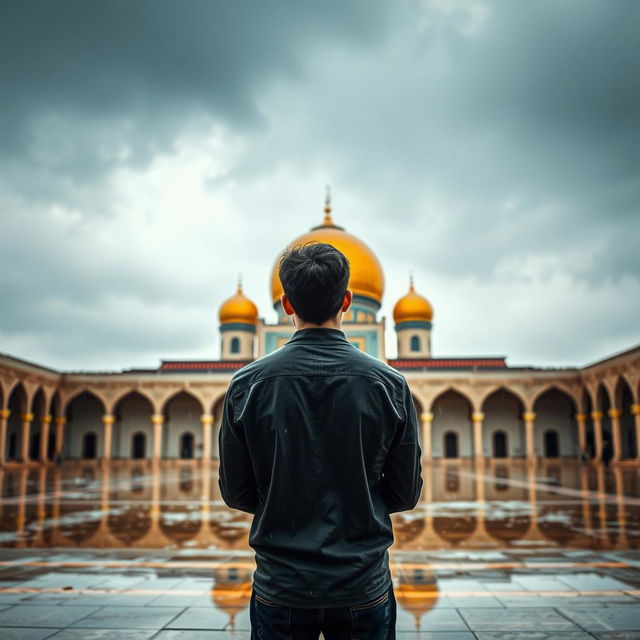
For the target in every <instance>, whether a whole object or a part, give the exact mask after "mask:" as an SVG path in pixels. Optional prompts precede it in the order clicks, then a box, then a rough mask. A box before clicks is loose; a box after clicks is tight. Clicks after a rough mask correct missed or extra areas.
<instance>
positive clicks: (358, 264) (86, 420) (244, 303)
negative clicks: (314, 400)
mask: <svg viewBox="0 0 640 640" xmlns="http://www.w3.org/2000/svg"><path fill="white" fill-rule="evenodd" d="M305 242H327V243H329V244H331V245H333V246H335V247H336V248H338V249H339V250H340V251H342V252H343V253H344V254H345V255H346V256H347V258H348V259H349V262H350V265H351V279H350V282H349V287H350V289H351V290H352V291H353V294H354V296H353V304H352V306H351V309H350V310H349V311H348V312H347V313H346V314H345V316H344V325H343V328H344V331H345V334H346V335H347V338H348V339H349V340H350V341H351V343H352V344H353V345H354V346H355V347H357V348H358V349H361V350H362V351H365V352H367V353H369V354H370V355H372V356H374V357H376V358H380V359H383V360H386V361H387V362H388V363H389V364H390V365H391V366H392V367H395V368H396V369H398V370H399V371H401V372H402V373H403V374H404V375H405V376H406V378H407V381H408V383H409V386H410V388H411V390H412V393H413V398H414V402H415V406H416V410H417V414H418V416H419V419H420V423H421V429H420V433H419V438H420V445H421V448H422V452H423V456H424V460H425V462H429V461H431V460H432V459H435V458H447V459H460V458H473V459H475V460H483V459H486V458H489V459H500V458H514V459H518V458H519V459H524V460H527V461H529V462H535V461H536V460H537V459H539V458H576V457H580V458H582V459H591V460H593V461H599V460H602V459H606V460H609V459H611V460H612V461H613V462H615V463H624V462H626V461H629V462H632V461H639V460H640V447H639V446H638V445H639V443H640V346H636V347H634V348H631V349H629V350H627V351H625V352H623V353H619V354H616V355H613V356H611V357H608V358H605V359H603V360H600V361H598V362H595V363H592V364H589V365H586V366H584V367H578V368H576V367H567V368H536V367H512V366H509V365H507V363H506V360H505V358H496V357H486V358H482V357H480V358H479V357H455V358H439V357H436V356H434V354H433V353H432V348H431V347H432V345H431V333H432V331H433V330H434V310H433V307H432V305H431V303H430V302H429V300H428V299H427V298H426V297H424V296H423V295H422V294H421V293H419V292H418V291H417V290H416V287H415V286H414V283H413V282H410V283H409V288H408V291H407V293H406V294H405V295H404V296H402V297H401V298H400V299H399V300H398V301H397V302H396V304H395V306H394V309H393V323H394V324H393V331H395V335H396V339H397V347H398V348H397V357H396V358H393V359H387V358H386V356H385V340H384V338H385V332H386V330H387V326H386V323H385V318H384V317H382V318H381V317H379V311H380V307H381V303H382V300H383V295H384V273H383V269H382V265H381V264H380V261H379V260H378V257H377V256H376V254H375V253H374V252H373V251H372V250H371V249H370V248H369V247H368V246H367V245H366V244H365V243H364V242H363V241H362V240H361V239H359V238H358V237H356V236H355V235H352V234H351V233H349V232H347V231H346V230H345V229H344V228H343V227H341V226H339V225H338V224H336V223H335V222H334V220H333V216H332V211H331V206H330V203H329V201H327V203H326V206H325V211H324V220H323V221H322V223H321V224H319V225H318V226H315V227H313V228H312V229H311V230H310V231H309V232H307V233H305V234H303V235H301V236H299V237H298V238H296V239H294V240H293V241H291V242H290V243H289V246H291V245H295V244H301V243H305ZM277 267H278V261H277V260H276V262H275V264H274V266H273V269H272V273H271V295H272V300H273V306H274V309H275V311H276V312H277V314H278V320H277V321H276V322H275V323H268V322H266V321H265V320H264V319H263V318H261V317H260V314H259V311H258V309H257V307H256V305H255V304H254V303H253V302H252V301H251V300H250V299H249V298H248V297H247V296H246V295H245V293H244V291H243V288H242V285H241V284H239V285H238V288H237V291H236V293H235V294H234V295H233V296H231V297H230V298H229V299H228V300H226V301H224V302H223V303H222V305H221V307H220V311H219V320H220V338H221V358H220V359H219V360H207V361H193V360H184V361H162V362H161V365H160V366H159V367H158V368H156V369H145V370H139V369H136V370H124V371H121V372H110V373H84V372H83V373H76V372H62V371H56V370H53V369H50V368H47V367H45V366H41V365H38V364H34V363H31V362H26V361H24V360H21V359H18V358H16V357H12V356H10V355H3V354H0V464H1V465H13V464H24V463H45V462H49V461H53V460H59V459H103V460H114V459H151V460H160V459H192V458H201V459H205V460H215V459H217V457H218V451H217V432H218V429H219V426H220V417H221V412H222V411H221V409H222V402H223V399H224V395H225V392H226V389H227V387H228V384H229V381H230V379H231V376H232V375H233V373H234V372H235V371H237V370H238V369H240V368H241V367H243V366H244V365H245V364H247V363H248V362H250V361H252V360H253V359H255V358H258V357H261V356H263V355H265V354H268V353H270V352H272V351H274V350H275V349H278V348H279V347H281V346H282V345H283V344H285V343H286V342H287V340H289V338H290V337H291V335H292V333H293V326H292V325H291V323H290V320H289V318H288V317H287V316H286V315H285V314H284V312H283V309H282V307H281V304H280V296H281V294H282V285H281V283H280V280H279V278H278V272H277Z"/></svg>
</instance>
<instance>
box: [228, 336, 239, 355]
mask: <svg viewBox="0 0 640 640" xmlns="http://www.w3.org/2000/svg"><path fill="white" fill-rule="evenodd" d="M230 349H231V353H240V338H236V337H234V338H231V346H230Z"/></svg>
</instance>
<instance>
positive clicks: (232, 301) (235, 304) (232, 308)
mask: <svg viewBox="0 0 640 640" xmlns="http://www.w3.org/2000/svg"><path fill="white" fill-rule="evenodd" d="M219 316H220V324H228V323H230V322H239V323H241V324H255V323H256V321H257V319H258V307H256V305H255V304H253V302H251V300H249V298H247V296H245V295H244V293H243V291H242V283H240V282H239V283H238V290H237V291H236V294H235V295H234V296H231V298H228V299H227V300H225V301H224V302H223V303H222V304H221V305H220V311H219Z"/></svg>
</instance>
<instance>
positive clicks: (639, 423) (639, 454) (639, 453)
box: [631, 404, 640, 461]
mask: <svg viewBox="0 0 640 640" xmlns="http://www.w3.org/2000/svg"><path fill="white" fill-rule="evenodd" d="M631 413H632V414H633V417H634V418H635V419H636V460H638V461H640V404H632V405H631Z"/></svg>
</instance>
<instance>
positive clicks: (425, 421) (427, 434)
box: [420, 411, 433, 462]
mask: <svg viewBox="0 0 640 640" xmlns="http://www.w3.org/2000/svg"><path fill="white" fill-rule="evenodd" d="M420 421H421V422H422V459H423V460H424V461H425V462H431V459H432V456H433V453H432V449H431V423H432V422H433V413H431V412H430V411H423V412H422V413H421V414H420Z"/></svg>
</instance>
